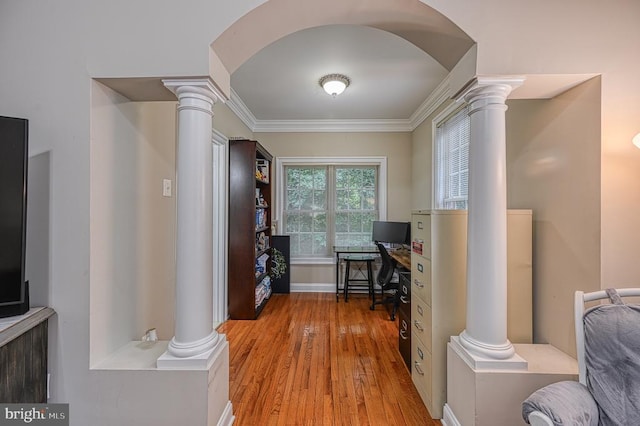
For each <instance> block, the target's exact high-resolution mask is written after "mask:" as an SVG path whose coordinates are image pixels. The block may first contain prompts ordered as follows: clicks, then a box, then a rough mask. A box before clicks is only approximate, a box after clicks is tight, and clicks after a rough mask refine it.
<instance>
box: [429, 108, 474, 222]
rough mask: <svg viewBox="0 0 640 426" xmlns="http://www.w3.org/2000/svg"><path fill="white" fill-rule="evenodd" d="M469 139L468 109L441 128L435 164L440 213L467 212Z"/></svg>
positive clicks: (436, 198)
mask: <svg viewBox="0 0 640 426" xmlns="http://www.w3.org/2000/svg"><path fill="white" fill-rule="evenodd" d="M469 137H470V130H469V115H468V107H464V108H462V109H460V110H458V111H456V112H455V113H453V114H452V115H450V116H449V117H447V118H446V119H445V120H443V121H442V122H441V123H438V124H437V127H436V143H435V162H434V172H435V173H434V180H435V185H434V186H435V204H436V206H435V207H436V208H437V209H447V210H450V209H466V208H467V200H468V193H469Z"/></svg>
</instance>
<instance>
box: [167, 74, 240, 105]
mask: <svg viewBox="0 0 640 426" xmlns="http://www.w3.org/2000/svg"><path fill="white" fill-rule="evenodd" d="M162 83H163V84H164V86H165V87H166V88H167V89H169V90H170V91H171V93H173V94H174V95H176V96H177V97H178V99H180V96H181V94H182V95H183V96H184V94H186V93H196V94H199V95H201V96H205V97H206V98H208V99H209V101H210V102H211V105H212V106H213V105H214V104H215V103H216V102H222V103H226V101H227V98H226V97H225V95H224V93H223V92H222V91H221V90H220V89H218V87H217V86H216V85H215V83H214V82H213V81H211V79H210V78H177V79H164V80H162Z"/></svg>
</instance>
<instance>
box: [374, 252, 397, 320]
mask: <svg viewBox="0 0 640 426" xmlns="http://www.w3.org/2000/svg"><path fill="white" fill-rule="evenodd" d="M376 245H377V246H378V251H379V252H380V259H381V260H382V266H381V267H380V271H378V276H377V277H376V282H377V284H378V285H379V286H380V297H381V299H380V300H376V291H375V289H374V290H373V303H371V306H370V307H369V309H371V310H372V311H374V310H375V309H376V305H383V304H389V303H392V304H393V307H392V309H391V315H390V318H391V321H395V319H396V311H397V310H398V306H399V305H400V303H399V298H398V296H399V293H398V288H399V284H398V281H396V280H394V279H393V273H394V272H395V269H396V261H395V259H393V258H392V257H391V256H390V255H389V252H388V251H387V248H386V247H385V246H384V245H383V244H381V243H378V242H376Z"/></svg>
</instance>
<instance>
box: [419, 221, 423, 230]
mask: <svg viewBox="0 0 640 426" xmlns="http://www.w3.org/2000/svg"><path fill="white" fill-rule="evenodd" d="M418 229H424V225H423V224H422V222H420V221H418Z"/></svg>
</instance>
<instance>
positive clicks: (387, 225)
mask: <svg viewBox="0 0 640 426" xmlns="http://www.w3.org/2000/svg"><path fill="white" fill-rule="evenodd" d="M371 241H375V242H379V243H390V244H407V245H409V244H411V223H410V222H388V221H382V220H377V221H374V222H373V231H372V232H371Z"/></svg>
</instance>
